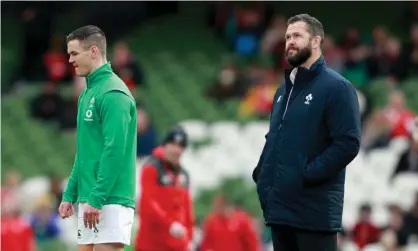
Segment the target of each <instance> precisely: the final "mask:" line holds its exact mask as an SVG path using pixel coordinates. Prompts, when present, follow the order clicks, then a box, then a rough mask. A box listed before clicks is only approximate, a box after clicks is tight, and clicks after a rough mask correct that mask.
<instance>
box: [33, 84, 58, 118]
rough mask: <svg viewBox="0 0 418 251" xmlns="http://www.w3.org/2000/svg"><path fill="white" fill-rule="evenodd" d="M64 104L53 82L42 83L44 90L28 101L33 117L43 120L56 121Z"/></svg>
mask: <svg viewBox="0 0 418 251" xmlns="http://www.w3.org/2000/svg"><path fill="white" fill-rule="evenodd" d="M64 106H65V100H64V98H63V97H62V96H61V95H60V94H59V93H58V92H57V87H56V85H55V84H54V83H53V82H47V83H46V84H45V85H44V91H43V92H42V93H40V94H39V95H38V96H37V97H35V98H34V99H33V100H32V101H31V103H30V110H31V114H32V116H33V117H34V118H39V119H42V120H44V121H58V120H59V118H60V116H61V113H62V111H63V109H64Z"/></svg>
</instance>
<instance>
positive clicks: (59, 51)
mask: <svg viewBox="0 0 418 251" xmlns="http://www.w3.org/2000/svg"><path fill="white" fill-rule="evenodd" d="M63 48H64V40H63V38H62V36H53V37H52V39H51V45H50V49H49V50H48V51H47V52H46V53H45V54H44V58H43V63H44V67H45V71H46V79H47V81H49V82H52V83H54V84H56V85H57V84H59V83H60V82H61V81H65V80H69V79H70V77H71V71H70V68H69V67H68V64H67V57H66V55H65V53H64V49H63Z"/></svg>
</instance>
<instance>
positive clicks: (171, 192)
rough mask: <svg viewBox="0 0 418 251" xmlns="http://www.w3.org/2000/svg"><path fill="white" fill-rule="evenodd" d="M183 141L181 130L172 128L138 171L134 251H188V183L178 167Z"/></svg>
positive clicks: (190, 223) (190, 215)
mask: <svg viewBox="0 0 418 251" xmlns="http://www.w3.org/2000/svg"><path fill="white" fill-rule="evenodd" d="M187 138H188V137H187V134H186V133H185V132H184V130H183V129H182V128H181V127H178V126H177V127H174V128H173V129H172V130H171V131H170V132H169V133H168V135H167V136H166V138H165V140H164V143H163V145H162V146H159V147H157V148H156V149H154V151H153V153H152V156H151V157H150V159H149V160H147V162H146V163H145V165H144V166H143V168H142V173H141V179H140V180H141V197H140V199H139V206H138V208H139V231H138V233H137V237H136V245H135V250H136V251H189V250H191V243H192V239H193V226H194V215H193V206H192V200H191V196H190V194H189V183H190V182H189V175H188V173H187V172H186V171H185V170H184V169H183V168H182V167H181V166H180V164H179V162H180V156H181V154H182V153H183V151H184V149H185V147H186V146H187V141H188V140H187Z"/></svg>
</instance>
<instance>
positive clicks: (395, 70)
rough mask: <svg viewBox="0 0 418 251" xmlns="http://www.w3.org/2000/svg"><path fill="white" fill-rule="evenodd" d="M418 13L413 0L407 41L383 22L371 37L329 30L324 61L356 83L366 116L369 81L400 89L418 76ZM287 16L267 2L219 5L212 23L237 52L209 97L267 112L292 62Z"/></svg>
mask: <svg viewBox="0 0 418 251" xmlns="http://www.w3.org/2000/svg"><path fill="white" fill-rule="evenodd" d="M417 16H418V3H417V2H412V3H411V11H410V16H408V17H407V18H409V20H408V23H409V24H410V26H409V30H408V34H407V35H406V39H404V40H401V39H400V38H399V37H397V36H395V35H393V34H392V32H391V31H390V30H388V28H387V27H385V26H383V25H376V26H375V28H374V29H373V30H372V31H370V37H371V38H372V39H371V41H367V38H365V37H361V36H360V32H359V30H358V28H357V27H347V28H346V29H345V31H344V33H343V34H342V36H341V37H333V36H332V35H331V34H326V35H325V38H324V41H323V54H324V57H325V59H326V62H327V64H328V65H329V66H330V67H331V68H333V69H334V70H335V71H337V72H339V73H341V74H342V75H343V76H345V77H346V78H347V79H349V80H350V81H351V82H352V83H353V84H354V85H355V86H356V87H357V89H358V91H359V99H360V102H361V105H362V111H363V113H364V117H363V119H364V120H367V119H368V118H369V116H368V115H370V107H368V104H369V103H370V102H369V100H368V99H373V97H365V94H363V90H364V89H367V85H368V84H369V83H371V82H372V81H373V80H374V79H376V78H384V80H385V82H386V84H387V85H388V86H390V88H393V89H396V88H397V87H399V86H400V85H401V84H402V83H403V81H404V80H406V79H408V78H411V77H417V76H418V23H416V22H414V20H415V21H416V20H417ZM286 18H287V17H285V16H283V15H281V14H280V13H272V11H271V10H270V9H269V8H267V7H266V5H265V3H263V2H256V3H250V2H248V3H246V4H240V3H235V4H232V3H219V4H216V5H215V8H214V11H213V13H212V17H211V19H210V20H211V26H212V28H213V30H214V31H216V33H217V34H218V35H219V36H220V37H221V38H222V39H223V40H224V42H225V44H226V45H227V46H229V48H230V50H231V52H232V54H233V55H234V56H233V57H232V59H230V60H228V61H227V62H226V63H225V65H224V66H223V68H222V69H221V70H220V71H219V75H218V76H217V78H216V80H215V82H214V83H213V85H212V86H211V87H210V88H209V90H208V92H207V94H208V95H209V97H211V98H213V99H215V100H216V101H219V102H222V101H225V100H230V99H239V100H241V107H240V111H239V113H240V115H241V116H243V117H248V116H251V117H254V116H255V117H263V118H266V117H268V116H269V114H270V107H271V100H272V97H273V95H274V92H275V90H276V88H277V87H278V86H279V85H280V84H281V83H282V82H283V69H284V68H286V67H288V65H287V63H286V60H285V56H284V47H285V32H286V27H287V23H286V20H287V19H286ZM324 25H325V31H326V30H327V28H326V24H324Z"/></svg>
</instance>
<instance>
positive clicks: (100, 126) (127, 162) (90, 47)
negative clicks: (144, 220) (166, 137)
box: [59, 25, 137, 251]
mask: <svg viewBox="0 0 418 251" xmlns="http://www.w3.org/2000/svg"><path fill="white" fill-rule="evenodd" d="M67 51H68V54H69V63H70V64H72V65H73V66H74V69H75V72H76V74H77V75H78V76H80V77H85V78H86V83H87V88H85V89H84V91H83V92H82V93H81V95H80V98H79V103H78V116H77V118H78V119H77V152H76V156H75V160H74V166H73V169H72V171H71V175H70V177H69V179H68V184H67V187H66V189H65V191H64V193H63V199H62V202H61V205H60V207H59V213H60V215H61V217H62V218H64V219H65V218H68V217H71V216H72V215H73V214H74V204H75V203H78V210H77V211H78V216H79V217H78V248H79V250H82V251H92V250H93V248H94V250H96V251H104V250H106V251H110V250H113V251H121V250H123V249H124V246H125V245H130V244H131V243H130V239H131V229H132V224H133V221H134V209H135V182H136V135H137V128H136V126H137V120H136V119H137V117H136V116H137V115H136V102H135V99H134V97H133V96H132V94H131V92H130V91H129V89H128V88H127V86H126V84H125V83H124V82H123V81H122V80H121V79H120V78H119V77H118V76H117V75H116V74H115V73H114V72H113V70H112V68H111V66H110V63H109V62H108V61H107V58H106V55H107V41H106V36H105V34H104V32H103V31H102V30H101V29H100V28H99V27H97V26H92V25H88V26H83V27H80V28H78V29H76V30H75V31H73V32H71V33H70V34H69V35H68V36H67Z"/></svg>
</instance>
